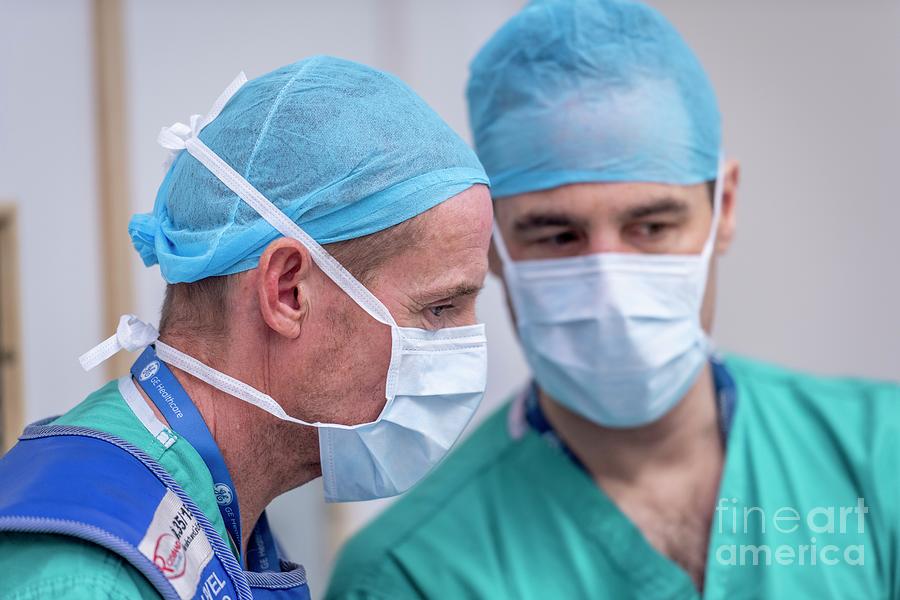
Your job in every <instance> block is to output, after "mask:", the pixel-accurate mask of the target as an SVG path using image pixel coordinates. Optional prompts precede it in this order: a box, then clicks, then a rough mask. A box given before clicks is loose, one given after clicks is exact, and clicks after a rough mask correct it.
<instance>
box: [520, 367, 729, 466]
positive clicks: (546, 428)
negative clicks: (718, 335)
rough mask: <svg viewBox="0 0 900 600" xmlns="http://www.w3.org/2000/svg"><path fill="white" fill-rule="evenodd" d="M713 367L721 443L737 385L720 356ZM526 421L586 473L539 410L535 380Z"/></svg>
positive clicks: (526, 404) (578, 460)
mask: <svg viewBox="0 0 900 600" xmlns="http://www.w3.org/2000/svg"><path fill="white" fill-rule="evenodd" d="M709 364H710V368H711V369H712V376H713V385H714V386H715V388H716V408H717V410H718V415H719V432H720V433H721V435H722V443H723V444H724V443H725V442H726V441H727V440H728V433H729V432H730V431H731V422H732V420H733V419H734V409H735V405H736V403H737V387H736V386H735V384H734V379H733V378H732V377H731V373H729V372H728V369H727V368H726V367H725V363H723V362H722V361H721V360H720V359H719V358H717V357H715V356H714V357H712V358H711V359H710V361H709ZM525 420H526V421H527V423H528V425H529V426H530V427H531V428H532V429H533V430H534V431H535V433H537V434H538V435H540V436H541V437H542V438H544V440H546V442H547V443H548V444H550V445H551V446H553V447H555V448H558V449H559V450H560V451H561V452H562V453H563V454H565V455H566V456H567V457H568V458H569V460H571V461H572V462H573V463H574V464H575V466H577V467H578V468H579V469H581V470H582V471H584V472H585V473H587V472H588V470H587V467H585V466H584V463H583V462H581V459H580V458H578V456H576V455H575V453H574V452H572V449H571V448H569V446H568V445H567V444H566V443H565V442H564V441H563V440H562V438H561V437H559V434H557V433H556V430H554V429H553V425H551V424H550V421H549V420H547V416H546V415H545V414H544V411H543V410H542V409H541V403H540V402H538V387H537V382H532V383H531V385H530V386H529V389H528V391H527V392H526V393H525Z"/></svg>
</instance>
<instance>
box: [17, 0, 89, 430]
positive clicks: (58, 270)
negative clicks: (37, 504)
mask: <svg viewBox="0 0 900 600" xmlns="http://www.w3.org/2000/svg"><path fill="white" fill-rule="evenodd" d="M88 4H89V3H88V2H86V1H83V0H73V1H71V2H62V1H60V2H17V3H13V2H8V1H6V0H3V1H2V2H0V202H2V201H4V200H8V199H12V200H13V202H15V203H16V204H17V206H18V213H19V214H18V217H19V218H18V226H19V243H20V246H21V247H20V252H19V258H20V261H21V262H20V265H19V274H20V283H21V288H22V289H21V295H22V296H21V298H22V301H21V304H20V306H21V312H22V314H21V316H22V324H21V329H22V338H23V339H22V361H23V369H24V381H23V385H24V389H25V394H26V407H25V418H26V419H28V420H29V421H34V420H37V419H38V418H40V417H45V416H49V415H52V414H58V413H60V412H63V411H65V410H67V409H68V408H70V407H71V406H74V405H75V404H76V403H78V402H79V401H80V400H81V399H82V398H84V396H85V395H86V394H87V393H89V392H90V391H91V390H93V389H96V388H97V387H99V386H100V385H101V384H102V382H103V376H102V373H100V372H99V371H98V372H95V373H85V372H84V371H82V370H81V367H80V366H79V365H78V361H77V360H76V359H77V358H78V356H79V355H80V354H81V353H82V352H84V351H85V350H87V349H89V348H90V347H91V346H93V345H94V344H95V343H97V342H98V341H99V336H100V334H101V331H100V320H101V311H102V305H101V303H100V294H101V281H102V280H101V273H100V258H99V251H100V241H99V240H98V239H97V235H98V231H99V229H100V228H99V224H98V222H97V210H98V209H97V201H96V200H95V198H96V196H97V186H96V177H97V167H96V163H95V160H94V133H95V129H96V128H95V120H94V100H93V80H92V78H93V72H92V54H91V53H92V46H91V29H90V14H89V12H88V10H87V8H88Z"/></svg>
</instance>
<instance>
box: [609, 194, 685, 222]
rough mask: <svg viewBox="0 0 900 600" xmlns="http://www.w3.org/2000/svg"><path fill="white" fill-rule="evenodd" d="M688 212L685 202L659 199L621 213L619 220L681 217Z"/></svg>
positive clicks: (673, 199) (674, 199)
mask: <svg viewBox="0 0 900 600" xmlns="http://www.w3.org/2000/svg"><path fill="white" fill-rule="evenodd" d="M687 211H688V205H687V202H685V201H684V200H678V199H676V198H660V199H658V200H653V201H651V202H648V203H647V204H642V205H640V206H635V207H634V208H629V209H628V210H626V211H625V212H623V213H622V215H621V217H620V220H622V221H633V220H637V219H644V218H646V217H654V216H658V215H661V214H666V213H668V214H673V215H682V214H684V213H686V212H687Z"/></svg>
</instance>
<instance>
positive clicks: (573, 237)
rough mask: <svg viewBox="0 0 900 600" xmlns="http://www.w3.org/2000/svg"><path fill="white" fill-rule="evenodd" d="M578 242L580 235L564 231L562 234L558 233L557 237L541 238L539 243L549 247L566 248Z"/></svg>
mask: <svg viewBox="0 0 900 600" xmlns="http://www.w3.org/2000/svg"><path fill="white" fill-rule="evenodd" d="M577 240H578V235H577V234H576V233H575V232H574V231H564V232H562V233H557V234H556V235H551V236H548V237H544V238H540V239H538V240H537V243H538V244H543V245H547V246H565V245H566V244H571V243H572V242H575V241H577Z"/></svg>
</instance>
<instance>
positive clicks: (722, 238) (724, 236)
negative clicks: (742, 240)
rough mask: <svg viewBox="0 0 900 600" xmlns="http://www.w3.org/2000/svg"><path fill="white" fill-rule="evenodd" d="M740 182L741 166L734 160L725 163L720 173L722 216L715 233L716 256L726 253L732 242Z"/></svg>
mask: <svg viewBox="0 0 900 600" xmlns="http://www.w3.org/2000/svg"><path fill="white" fill-rule="evenodd" d="M740 180H741V166H740V164H739V163H738V162H737V161H736V160H729V161H727V162H726V163H725V167H724V169H723V171H722V214H721V215H720V216H719V231H717V232H716V254H718V255H722V254H725V253H726V252H728V248H730V247H731V242H732V241H734V234H735V227H736V225H737V211H736V210H735V207H736V205H737V191H738V184H739V183H740Z"/></svg>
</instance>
